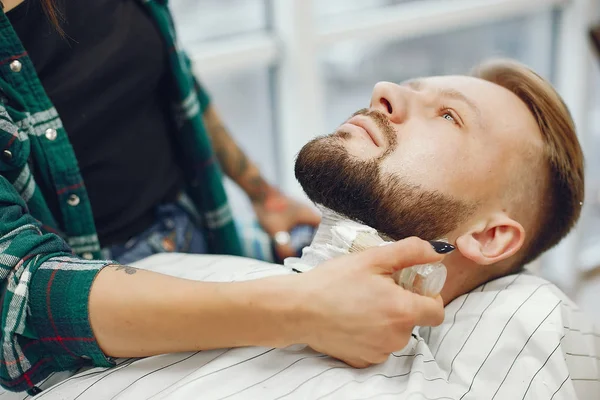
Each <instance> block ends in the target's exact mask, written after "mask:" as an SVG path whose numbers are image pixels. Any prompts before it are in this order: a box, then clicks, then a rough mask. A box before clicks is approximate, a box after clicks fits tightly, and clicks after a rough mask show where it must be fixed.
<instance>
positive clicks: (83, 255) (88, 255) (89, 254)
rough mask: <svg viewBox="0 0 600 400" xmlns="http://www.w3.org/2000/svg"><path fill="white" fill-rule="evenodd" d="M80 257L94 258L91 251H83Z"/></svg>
mask: <svg viewBox="0 0 600 400" xmlns="http://www.w3.org/2000/svg"><path fill="white" fill-rule="evenodd" d="M81 257H83V258H85V259H86V260H93V259H94V255H93V254H92V253H83V254H82V255H81Z"/></svg>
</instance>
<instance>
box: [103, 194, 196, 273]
mask: <svg viewBox="0 0 600 400" xmlns="http://www.w3.org/2000/svg"><path fill="white" fill-rule="evenodd" d="M188 204H189V202H188V200H187V198H185V197H184V196H181V197H180V201H177V202H175V203H169V204H164V205H160V206H158V207H157V209H156V221H155V222H154V224H152V226H150V227H149V228H148V229H146V230H145V231H144V232H142V233H141V234H140V235H138V236H136V237H134V238H132V239H130V240H128V241H127V242H126V243H125V244H119V245H114V246H110V247H107V248H104V249H102V257H103V258H104V259H107V260H114V261H117V262H118V263H120V264H124V265H127V264H131V263H133V262H135V261H138V260H141V259H143V258H146V257H149V256H151V255H153V254H157V253H166V252H176V253H192V254H205V253H206V252H207V246H206V241H205V239H204V233H203V232H202V229H201V228H199V226H200V225H199V224H198V223H197V220H195V217H194V215H193V211H192V210H190V209H189V206H186V205H188Z"/></svg>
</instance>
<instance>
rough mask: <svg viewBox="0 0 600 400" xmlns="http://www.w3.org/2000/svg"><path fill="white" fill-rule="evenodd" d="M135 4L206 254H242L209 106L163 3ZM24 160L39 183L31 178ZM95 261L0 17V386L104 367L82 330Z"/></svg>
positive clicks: (79, 195) (20, 53) (60, 161)
mask: <svg viewBox="0 0 600 400" xmlns="http://www.w3.org/2000/svg"><path fill="white" fill-rule="evenodd" d="M140 1H141V3H143V4H144V6H145V7H146V8H147V10H148V12H149V13H150V14H151V15H152V16H153V17H154V19H155V21H156V23H157V27H158V28H159V30H160V32H161V33H162V35H163V37H164V40H165V46H167V47H168V48H169V59H170V66H171V68H170V70H171V73H172V82H173V87H172V90H171V92H172V93H173V99H172V104H173V107H172V109H173V113H174V120H176V121H177V124H178V128H179V132H178V135H177V138H176V139H177V143H178V148H177V150H176V151H177V153H178V155H179V156H180V157H181V161H182V163H183V165H184V166H185V171H186V173H187V176H186V178H187V192H188V194H189V196H190V198H191V199H192V200H193V201H194V203H195V205H196V208H197V210H198V211H199V214H200V215H201V217H202V218H201V219H202V220H203V223H204V227H205V230H206V233H207V235H206V236H207V242H208V245H209V249H210V251H211V252H212V253H218V254H232V255H242V246H241V243H240V239H239V237H238V233H237V230H236V227H235V224H234V222H233V218H232V215H231V211H230V209H229V206H228V202H227V197H226V194H225V190H224V188H223V182H222V173H221V169H220V167H219V165H218V163H217V162H216V159H215V155H214V153H213V150H212V147H211V144H210V140H209V137H208V135H207V133H206V130H205V128H204V125H203V121H202V111H203V110H204V109H205V108H206V107H207V106H208V104H209V98H208V96H207V95H206V93H205V92H204V90H203V89H202V87H201V86H200V85H199V84H198V82H197V81H196V80H195V79H194V77H193V75H192V73H191V67H190V63H189V60H188V59H187V58H186V57H185V55H184V54H183V53H182V52H181V51H180V50H179V49H178V47H177V42H176V38H175V30H174V28H173V23H172V19H171V15H170V14H169V11H168V7H167V1H166V0H140ZM49 130H55V131H56V133H57V135H56V137H55V138H54V137H53V135H47V132H49ZM50 132H52V131H50ZM50 138H52V139H50ZM142 145H143V139H142V138H140V146H142ZM30 162H33V163H35V165H36V166H37V168H36V169H35V170H36V171H40V173H39V175H36V176H33V174H32V173H31V167H30V165H29V163H30ZM149 178H150V177H149ZM40 188H44V189H45V190H44V192H46V193H48V192H54V193H55V195H56V196H57V198H58V200H59V204H60V215H52V214H51V213H50V210H49V208H48V206H47V203H46V201H45V199H44V197H43V195H42V190H41V189H40ZM98 258H100V246H99V242H98V237H97V235H96V229H95V226H94V219H93V214H92V209H91V205H90V203H89V200H88V196H87V192H86V188H85V184H84V182H83V180H82V178H81V174H80V172H79V168H78V164H77V160H76V158H75V154H74V152H73V148H72V146H71V144H70V143H69V140H68V137H67V134H66V132H65V130H64V127H63V125H62V123H61V120H60V117H59V115H58V113H57V112H56V109H55V108H54V106H53V105H52V103H51V102H50V100H49V99H48V96H47V95H46V93H45V91H44V89H43V87H42V85H41V83H40V81H39V79H38V77H37V75H36V73H35V69H34V67H33V65H32V63H31V60H30V59H29V57H28V55H27V52H26V51H25V49H23V46H22V45H21V42H20V41H19V39H18V37H17V35H16V34H15V32H14V30H13V29H12V27H11V26H10V23H9V21H8V19H7V18H6V16H5V15H4V13H3V12H2V11H0V281H1V282H2V289H3V297H2V303H1V306H2V320H1V324H2V337H1V342H2V343H1V344H2V348H1V350H0V351H1V355H0V384H1V385H2V386H4V387H5V388H7V389H9V390H12V391H26V390H31V389H33V388H34V387H35V384H36V383H37V382H40V381H41V380H43V379H44V378H45V377H47V376H48V374H50V373H51V372H53V371H58V370H70V369H76V368H78V367H81V366H84V365H90V364H93V365H97V366H110V365H111V364H112V361H111V360H109V359H108V358H107V357H105V355H104V354H103V353H102V351H101V350H100V348H99V347H98V344H97V343H96V340H95V338H94V336H93V334H92V330H91V327H90V325H89V316H88V309H87V305H88V300H89V292H90V287H91V285H92V282H93V280H94V278H95V276H96V275H97V273H98V272H99V271H100V270H101V269H102V268H103V267H104V266H105V265H107V264H108V263H109V261H102V260H98Z"/></svg>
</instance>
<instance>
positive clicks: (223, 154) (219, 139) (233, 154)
mask: <svg viewBox="0 0 600 400" xmlns="http://www.w3.org/2000/svg"><path fill="white" fill-rule="evenodd" d="M205 122H206V128H207V130H208V133H209V135H210V138H211V140H212V144H213V149H214V151H215V154H216V156H217V158H218V160H219V163H220V164H221V166H222V167H223V170H224V171H225V173H226V174H227V175H228V176H229V177H230V178H232V179H234V180H236V179H238V178H240V177H242V176H243V175H244V174H245V173H246V172H247V170H248V168H249V166H250V161H249V160H248V157H246V155H245V154H244V152H243V151H242V150H241V149H240V147H239V146H238V145H237V143H235V141H234V140H233V139H232V138H231V136H230V135H229V133H228V132H227V128H225V126H224V125H223V123H222V122H221V121H220V120H219V118H218V116H217V115H216V114H215V112H214V111H209V112H207V114H206V115H205Z"/></svg>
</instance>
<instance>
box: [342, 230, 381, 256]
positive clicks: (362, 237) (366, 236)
mask: <svg viewBox="0 0 600 400" xmlns="http://www.w3.org/2000/svg"><path fill="white" fill-rule="evenodd" d="M383 243H384V240H383V239H381V238H380V237H379V236H378V235H377V234H373V233H368V232H358V233H357V234H356V238H355V239H354V241H353V242H352V246H350V248H349V249H348V252H349V253H358V252H361V251H364V250H367V249H369V248H371V247H377V246H380V245H381V244H383Z"/></svg>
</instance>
